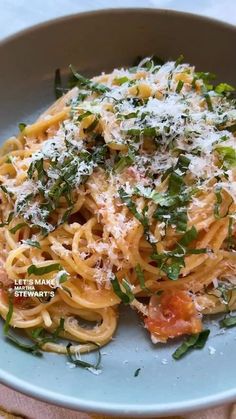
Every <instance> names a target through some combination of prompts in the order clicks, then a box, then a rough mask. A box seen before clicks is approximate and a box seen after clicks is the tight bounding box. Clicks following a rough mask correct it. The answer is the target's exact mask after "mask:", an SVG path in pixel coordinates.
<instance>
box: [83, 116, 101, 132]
mask: <svg viewBox="0 0 236 419" xmlns="http://www.w3.org/2000/svg"><path fill="white" fill-rule="evenodd" d="M98 122H99V121H98V119H97V118H95V119H94V121H93V122H92V123H91V124H90V125H89V126H88V127H87V128H84V129H83V131H84V133H85V134H88V133H90V132H92V131H93V130H94V129H95V128H96V126H97V124H98Z"/></svg>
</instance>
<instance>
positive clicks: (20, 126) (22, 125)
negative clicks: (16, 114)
mask: <svg viewBox="0 0 236 419" xmlns="http://www.w3.org/2000/svg"><path fill="white" fill-rule="evenodd" d="M18 127H19V130H20V132H22V131H24V129H25V127H26V124H25V123H24V122H20V123H19V124H18Z"/></svg>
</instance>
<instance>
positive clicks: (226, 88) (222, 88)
mask: <svg viewBox="0 0 236 419" xmlns="http://www.w3.org/2000/svg"><path fill="white" fill-rule="evenodd" d="M234 91H235V87H233V86H231V85H230V84H228V83H220V84H217V86H216V87H215V92H216V93H219V94H224V93H231V92H234Z"/></svg>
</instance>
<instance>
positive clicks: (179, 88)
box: [175, 80, 184, 93]
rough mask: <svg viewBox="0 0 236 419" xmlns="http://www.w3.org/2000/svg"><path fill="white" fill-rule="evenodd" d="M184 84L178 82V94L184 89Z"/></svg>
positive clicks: (180, 81)
mask: <svg viewBox="0 0 236 419" xmlns="http://www.w3.org/2000/svg"><path fill="white" fill-rule="evenodd" d="M183 85H184V82H183V81H182V80H179V81H178V84H177V87H176V89H175V91H176V93H180V92H181V90H182V88H183Z"/></svg>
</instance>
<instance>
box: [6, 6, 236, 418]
mask: <svg viewBox="0 0 236 419" xmlns="http://www.w3.org/2000/svg"><path fill="white" fill-rule="evenodd" d="M134 12H135V13H140V14H142V13H143V14H146V13H147V14H148V13H150V12H151V13H156V14H157V15H175V16H176V17H185V18H187V19H188V18H189V19H195V20H199V21H205V22H206V23H207V22H209V23H213V24H215V25H218V26H221V27H222V28H223V27H225V28H227V29H229V30H231V31H235V32H236V25H233V24H231V23H228V22H224V21H222V20H220V19H216V18H211V17H208V16H202V15H200V14H195V13H188V12H182V11H177V10H171V9H158V8H152V7H149V8H147V7H146V8H143V7H127V8H124V7H123V8H102V9H98V10H89V11H84V12H79V13H73V14H69V15H66V16H61V17H59V18H55V19H49V20H46V21H44V22H41V23H38V24H36V25H32V26H29V27H27V28H26V29H23V30H20V31H17V32H16V33H14V34H12V35H9V36H7V37H4V38H3V39H2V40H1V41H0V49H1V47H3V46H5V45H7V44H8V43H11V41H15V40H17V38H20V37H24V36H27V34H30V33H31V32H38V31H40V30H42V29H44V28H45V29H46V28H47V26H57V25H60V23H61V22H63V21H64V22H69V21H71V20H77V19H80V18H83V17H84V16H85V17H86V16H90V15H98V16H99V15H100V14H103V15H104V14H111V13H113V14H116V13H120V14H122V13H134ZM0 383H1V384H3V385H6V386H7V387H10V388H12V389H14V390H16V391H19V392H20V393H23V394H25V395H27V396H29V397H34V398H36V399H39V400H41V401H44V402H48V403H52V404H54V405H60V406H61V407H64V408H70V409H74V410H81V411H87V412H96V413H105V414H111V415H115V416H118V415H119V416H126V415H136V417H150V416H153V415H162V416H163V415H164V416H169V415H171V414H179V413H181V414H182V413H186V412H191V411H194V410H198V409H199V410H202V409H205V408H209V407H213V406H219V405H220V404H222V403H229V402H233V401H235V400H236V385H235V387H234V388H233V389H230V390H226V391H221V392H219V393H216V394H214V395H211V396H206V397H200V398H197V399H194V400H189V401H182V402H173V403H168V404H167V403H162V404H160V403H157V404H152V405H150V404H143V405H139V406H136V405H135V404H132V403H129V404H125V403H122V404H121V403H111V402H98V401H94V400H86V401H84V399H80V398H77V397H73V396H65V395H63V394H60V398H58V393H56V392H54V391H50V390H47V389H44V388H43V387H40V386H35V385H33V384H30V383H28V382H27V381H25V380H23V379H20V378H18V377H16V376H14V375H13V374H10V373H8V372H7V371H5V370H3V369H2V368H0Z"/></svg>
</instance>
